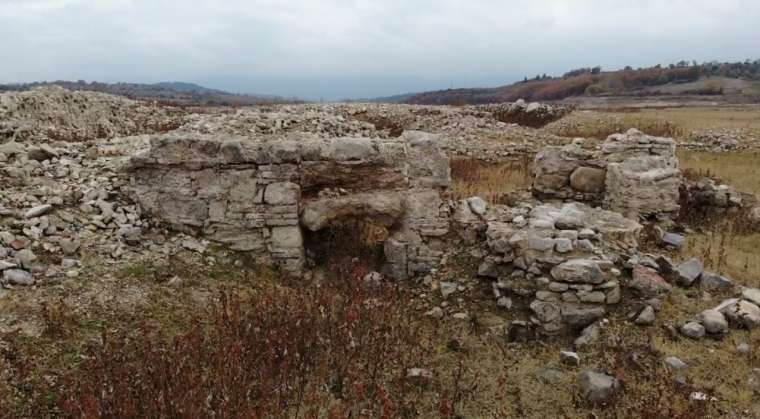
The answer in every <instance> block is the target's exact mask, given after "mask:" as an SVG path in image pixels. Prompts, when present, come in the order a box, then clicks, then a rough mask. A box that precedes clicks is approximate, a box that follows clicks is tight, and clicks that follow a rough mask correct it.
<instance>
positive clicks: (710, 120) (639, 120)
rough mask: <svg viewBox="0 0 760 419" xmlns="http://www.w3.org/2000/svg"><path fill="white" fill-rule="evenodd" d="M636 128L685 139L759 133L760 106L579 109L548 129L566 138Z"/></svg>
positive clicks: (590, 136)
mask: <svg viewBox="0 0 760 419" xmlns="http://www.w3.org/2000/svg"><path fill="white" fill-rule="evenodd" d="M629 128H637V129H639V130H641V131H643V132H646V133H647V134H650V135H657V136H666V137H673V138H678V139H686V138H688V137H689V136H691V135H692V134H695V133H698V132H700V131H705V130H715V129H718V130H722V129H731V130H743V131H744V132H746V133H749V134H750V135H753V136H755V137H756V136H757V135H759V134H760V107H758V106H755V105H753V106H716V107H680V108H665V109H633V110H626V111H609V112H605V111H580V112H575V113H573V114H571V115H569V116H567V117H565V118H564V119H563V120H560V121H559V122H557V123H554V124H551V125H549V126H547V130H548V131H550V132H552V133H555V134H557V135H561V136H565V137H585V138H604V137H606V136H607V135H609V134H612V133H615V132H622V131H626V130H627V129H629Z"/></svg>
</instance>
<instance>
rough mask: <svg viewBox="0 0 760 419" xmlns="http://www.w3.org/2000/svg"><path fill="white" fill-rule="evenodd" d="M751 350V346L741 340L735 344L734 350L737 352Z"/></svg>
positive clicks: (741, 352)
mask: <svg viewBox="0 0 760 419" xmlns="http://www.w3.org/2000/svg"><path fill="white" fill-rule="evenodd" d="M751 351H752V348H751V347H750V346H749V344H748V343H746V342H742V343H740V344H738V345H736V352H739V353H740V354H744V355H746V354H748V353H750V352H751Z"/></svg>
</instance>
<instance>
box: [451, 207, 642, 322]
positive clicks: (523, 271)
mask: <svg viewBox="0 0 760 419" xmlns="http://www.w3.org/2000/svg"><path fill="white" fill-rule="evenodd" d="M453 218H454V220H457V221H458V222H459V223H460V224H461V225H463V226H466V227H465V229H464V230H465V232H466V231H467V230H481V231H482V230H485V236H486V240H487V248H488V251H489V254H488V255H487V256H486V257H485V258H484V261H483V262H482V263H481V265H480V267H479V269H478V274H479V275H480V276H482V277H485V278H491V280H492V281H493V291H494V295H495V297H496V298H497V299H499V298H504V293H508V295H517V296H520V297H523V298H528V299H530V300H531V303H530V309H531V312H532V314H533V317H532V319H533V322H534V324H535V325H536V326H538V327H540V328H541V329H542V331H543V332H545V333H556V332H559V331H561V330H565V329H568V328H569V329H574V328H575V329H577V328H583V327H585V326H588V325H589V324H591V323H592V322H593V321H595V320H597V319H599V318H601V317H602V316H604V315H605V314H606V312H607V307H609V306H613V305H616V304H618V303H620V301H621V296H622V293H621V283H620V280H619V276H620V274H621V273H620V271H619V270H617V269H616V268H615V266H616V265H617V263H618V262H619V256H618V255H620V254H625V253H631V252H634V251H635V249H636V247H637V237H638V234H639V232H640V231H641V228H642V226H641V225H640V224H639V223H637V222H635V221H633V220H630V219H626V218H624V217H623V216H622V215H620V214H618V213H616V212H612V211H607V210H603V209H599V208H591V207H589V206H587V205H584V204H580V203H568V204H564V205H553V204H541V205H537V206H532V205H529V204H525V205H522V206H520V207H514V208H510V207H506V206H502V205H494V206H492V207H490V208H489V209H488V211H487V213H486V214H484V215H483V216H481V217H477V216H475V215H474V214H472V210H471V206H470V205H468V203H467V202H466V201H461V202H460V203H459V204H458V205H457V206H456V210H455V211H454V216H453Z"/></svg>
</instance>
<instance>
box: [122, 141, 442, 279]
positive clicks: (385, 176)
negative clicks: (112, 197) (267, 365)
mask: <svg viewBox="0 0 760 419" xmlns="http://www.w3.org/2000/svg"><path fill="white" fill-rule="evenodd" d="M127 170H128V171H129V172H130V173H131V181H132V184H133V187H134V192H135V197H136V199H137V201H138V202H139V203H140V205H141V206H142V207H143V209H144V210H145V211H146V212H148V213H149V214H152V215H153V216H154V217H157V218H158V219H160V220H163V221H164V222H166V223H168V224H169V225H171V226H172V227H174V228H176V229H181V230H188V231H192V232H195V233H198V234H201V235H203V236H204V237H206V238H208V239H209V240H211V241H214V242H218V243H221V244H224V245H227V246H229V247H230V248H231V249H234V250H240V251H247V252H251V253H253V254H255V255H257V256H260V257H261V258H262V259H265V260H267V261H270V262H272V263H275V264H277V265H279V266H280V267H281V268H282V269H283V270H284V271H286V272H289V273H292V274H298V273H300V272H301V269H302V267H303V265H304V259H305V257H304V246H303V242H304V241H303V236H304V234H303V230H302V229H308V230H310V231H317V230H320V229H323V228H327V227H329V226H330V225H331V224H333V223H337V222H340V221H341V220H344V219H347V218H351V217H354V218H365V217H371V219H372V220H373V222H377V223H380V224H383V225H385V226H386V227H388V228H389V229H390V230H391V231H390V233H391V237H390V238H389V239H388V240H387V242H386V244H385V249H386V259H387V261H388V266H387V271H388V273H389V274H390V275H392V276H394V277H396V278H406V277H407V276H409V275H412V274H414V273H416V272H424V271H427V270H429V269H431V268H432V267H434V266H436V265H437V264H438V262H439V259H440V257H441V255H442V252H441V251H440V248H441V246H442V245H441V243H440V242H439V240H437V238H439V237H441V236H443V235H445V234H446V233H447V232H448V228H449V214H448V206H447V205H445V204H444V202H443V200H442V199H441V192H442V191H443V190H445V189H446V188H447V187H448V186H449V181H450V180H449V165H448V158H447V157H446V156H445V154H444V153H442V152H441V151H440V150H439V148H438V138H437V137H436V136H433V135H430V134H426V133H422V132H414V131H411V132H406V133H405V134H404V135H403V136H402V137H401V138H399V139H370V138H333V139H320V138H317V137H312V136H308V135H301V136H298V137H292V138H289V139H276V140H272V141H268V140H258V139H253V138H245V137H234V136H213V135H201V134H181V133H174V134H166V135H160V136H155V137H153V138H152V139H151V144H150V149H149V150H147V151H146V152H144V153H142V154H140V155H138V156H135V157H133V158H132V159H131V161H130V164H129V166H128V167H127Z"/></svg>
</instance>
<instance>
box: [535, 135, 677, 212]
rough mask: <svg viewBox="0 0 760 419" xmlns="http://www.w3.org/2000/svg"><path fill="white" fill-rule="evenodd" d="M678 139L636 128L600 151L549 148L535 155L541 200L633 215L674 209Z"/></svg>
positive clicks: (610, 140)
mask: <svg viewBox="0 0 760 419" xmlns="http://www.w3.org/2000/svg"><path fill="white" fill-rule="evenodd" d="M675 150H676V144H675V141H673V140H672V139H669V138H659V137H652V136H649V135H646V134H644V133H642V132H640V131H638V130H635V129H631V130H629V131H628V132H626V133H625V134H613V135H611V136H609V137H608V138H607V140H606V141H605V142H604V143H603V144H602V146H601V149H600V150H587V149H584V148H582V147H580V146H579V145H578V144H576V143H574V144H570V145H567V146H564V147H546V148H544V149H543V150H541V151H540V152H539V153H538V154H537V155H536V159H535V180H534V182H533V192H534V194H535V195H536V196H537V197H539V198H556V199H564V200H574V201H580V202H588V203H591V204H594V205H602V206H603V207H604V208H606V209H609V210H612V211H616V212H619V213H621V214H624V215H626V216H628V217H637V216H639V215H645V216H648V215H656V214H669V213H675V212H677V211H678V209H679V204H678V201H679V188H680V186H681V184H682V181H683V179H682V175H681V171H680V169H679V168H678V159H677V158H676V156H675Z"/></svg>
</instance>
